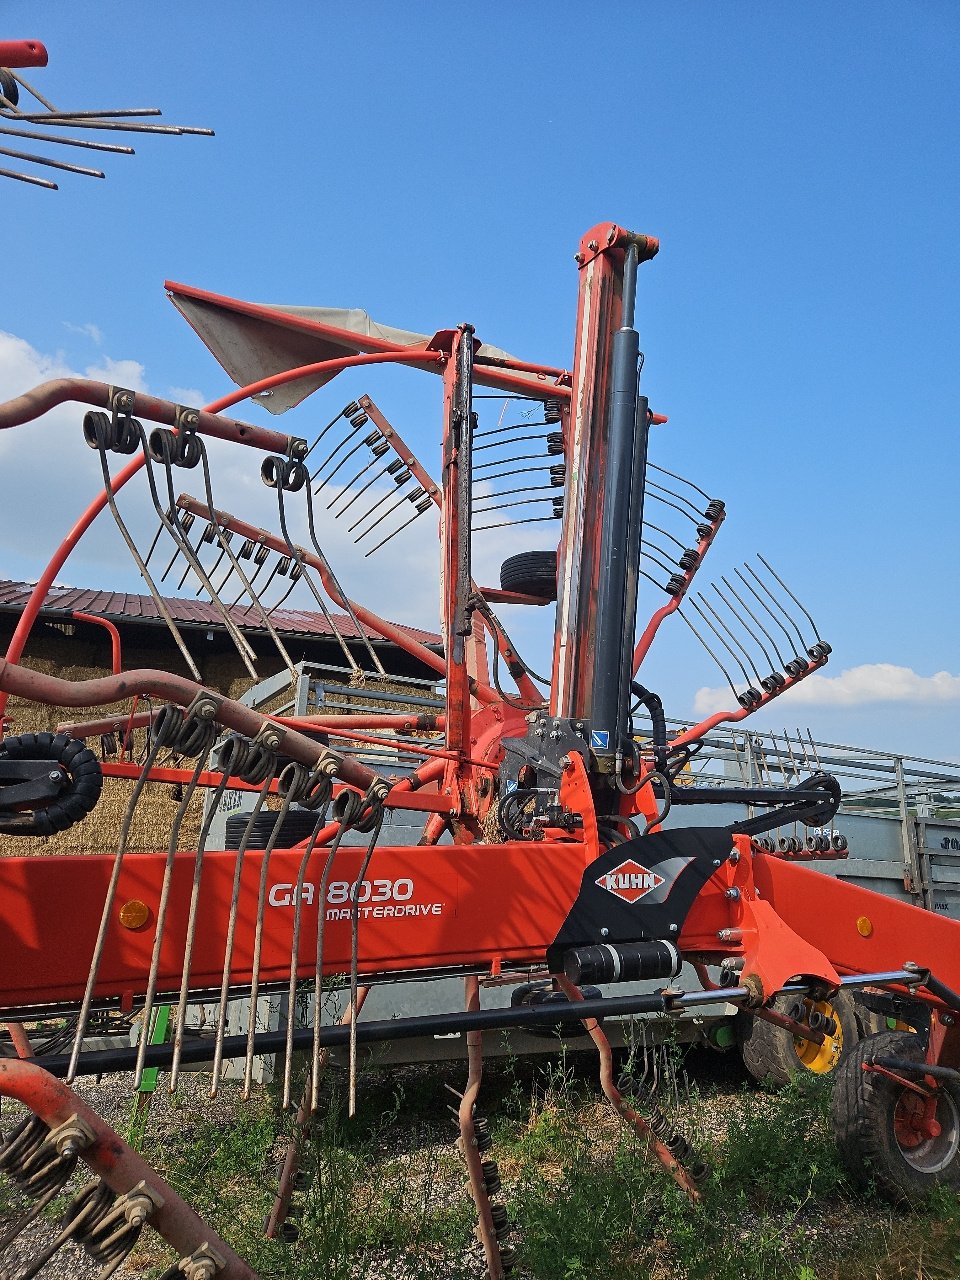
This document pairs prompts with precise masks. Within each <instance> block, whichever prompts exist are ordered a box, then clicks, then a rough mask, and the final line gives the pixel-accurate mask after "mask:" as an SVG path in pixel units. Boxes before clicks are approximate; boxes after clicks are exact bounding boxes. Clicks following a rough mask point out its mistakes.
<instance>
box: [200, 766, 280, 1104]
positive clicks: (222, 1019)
mask: <svg viewBox="0 0 960 1280" xmlns="http://www.w3.org/2000/svg"><path fill="white" fill-rule="evenodd" d="M260 750H261V752H262V755H261V757H260V762H261V766H262V769H261V771H262V773H263V777H262V778H261V780H260V791H259V793H258V795H257V798H256V800H255V801H254V805H253V808H252V809H251V810H250V817H249V818H248V820H247V825H246V827H245V828H244V831H243V835H242V836H241V838H240V844H239V847H238V849H237V860H236V863H235V866H234V872H233V889H232V892H231V895H230V914H229V916H228V918H227V936H226V940H225V942H224V951H223V981H222V983H221V986H220V1008H219V1016H218V1018H217V1037H216V1043H215V1045H214V1050H213V1066H212V1067H211V1077H210V1097H211V1098H215V1097H216V1096H217V1091H218V1089H219V1084H220V1069H221V1066H222V1064H223V1037H224V1035H225V1034H226V1023H227V1003H228V1001H229V991H230V971H231V968H232V965H233V944H234V938H235V936H236V929H237V912H238V908H239V905H240V882H241V877H242V874H243V860H244V857H245V856H246V852H247V846H248V844H249V842H250V836H251V835H252V833H253V824H254V822H255V821H256V819H257V817H258V816H259V814H260V810H261V809H262V808H263V803H264V801H265V800H266V798H267V794H268V792H269V790H270V785H271V783H272V782H273V779H274V776H275V773H276V757H274V756H273V755H272V754H271V753H268V752H265V751H264V750H263V748H260ZM248 773H249V771H248ZM244 780H245V781H248V782H250V781H251V777H250V776H248V777H247V778H245V779H244ZM254 785H256V784H255V783H254Z"/></svg>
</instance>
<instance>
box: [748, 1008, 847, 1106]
mask: <svg viewBox="0 0 960 1280" xmlns="http://www.w3.org/2000/svg"><path fill="white" fill-rule="evenodd" d="M795 1001H796V997H795V996H788V995H782V996H776V997H775V998H774V1000H773V1002H772V1003H771V1006H770V1007H771V1008H772V1009H773V1010H774V1012H775V1013H783V1014H786V1015H787V1016H790V1010H791V1007H792V1005H793V1004H794V1002H795ZM824 1003H825V1004H828V1005H829V1006H830V1009H829V1012H830V1013H831V1014H832V1016H833V1018H834V1020H835V1021H836V1023H837V1034H836V1035H835V1036H831V1037H828V1039H827V1041H825V1042H824V1045H817V1044H814V1043H813V1041H810V1040H798V1039H796V1038H795V1037H794V1036H792V1035H791V1034H790V1032H789V1031H787V1030H786V1029H785V1028H784V1027H778V1026H776V1025H775V1024H774V1023H772V1022H767V1021H765V1019H763V1018H757V1017H755V1016H754V1015H753V1014H752V1013H750V1011H749V1010H747V1009H742V1010H741V1011H740V1012H739V1013H738V1014H737V1018H736V1024H735V1025H736V1032H737V1040H738V1042H739V1045H740V1053H741V1055H742V1057H743V1064H744V1066H745V1067H746V1068H747V1070H748V1071H749V1072H750V1074H751V1075H752V1076H753V1078H754V1079H755V1080H757V1081H758V1082H759V1083H760V1084H762V1085H766V1086H767V1087H768V1088H780V1087H781V1086H783V1085H785V1084H787V1083H788V1082H789V1081H790V1079H791V1078H792V1077H793V1076H795V1075H796V1074H797V1072H798V1071H810V1072H811V1073H812V1074H814V1075H829V1074H830V1073H831V1072H833V1071H835V1070H836V1068H837V1066H838V1064H839V1063H840V1062H842V1061H843V1059H844V1057H846V1056H847V1055H848V1054H849V1053H850V1051H851V1050H852V1049H853V1047H854V1046H855V1045H856V1043H857V1041H858V1040H859V1038H860V1031H859V1027H858V1025H857V1017H856V1009H855V1006H854V1003H853V999H852V998H851V996H850V995H849V993H848V992H846V991H838V992H837V994H836V995H835V996H832V997H831V998H830V1000H828V1001H826V1002H824ZM818 1007H822V1006H818ZM824 1011H827V1010H824Z"/></svg>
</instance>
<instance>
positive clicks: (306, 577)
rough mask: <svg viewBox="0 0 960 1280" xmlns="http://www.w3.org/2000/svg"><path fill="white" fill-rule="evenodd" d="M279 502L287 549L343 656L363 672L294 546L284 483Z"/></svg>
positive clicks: (352, 667) (282, 529)
mask: <svg viewBox="0 0 960 1280" xmlns="http://www.w3.org/2000/svg"><path fill="white" fill-rule="evenodd" d="M277 504H278V507H279V512H280V532H281V533H282V534H283V540H284V542H285V543H286V544H287V550H288V551H289V552H290V555H291V557H292V558H293V560H294V562H295V563H296V564H297V565H299V567H300V576H301V577H302V578H303V581H304V582H305V583H306V584H307V586H308V587H309V589H310V593H311V595H312V596H313V598H314V600H316V602H317V604H318V605H319V606H320V611H321V613H322V614H323V616H324V618H325V619H326V622H327V626H329V628H330V630H331V631H332V632H333V634H334V636H335V637H336V640H337V643H338V644H339V646H340V650H341V652H342V653H343V656H344V657H345V658H346V660H347V662H348V663H349V665H350V668H351V670H353V671H355V672H361V671H362V668H361V667H360V665H359V663H358V662H357V660H356V658H355V657H354V656H353V654H352V653H351V652H350V649H349V648H348V646H347V642H346V640H344V638H343V636H342V635H341V633H340V628H339V627H338V626H337V624H336V623H335V622H334V620H333V615H332V614H331V612H330V610H329V609H328V608H327V602H326V601H325V600H324V598H323V596H322V595H321V594H320V592H319V591H318V589H317V587H316V584H315V583H314V581H313V576H312V575H311V574H309V573H308V572H307V566H306V565H305V564H304V562H303V557H302V556H301V555H300V552H299V550H298V549H297V547H295V546H294V544H293V541H292V539H291V537H290V533H289V531H288V529H287V513H286V506H285V504H284V500H283V486H282V485H277Z"/></svg>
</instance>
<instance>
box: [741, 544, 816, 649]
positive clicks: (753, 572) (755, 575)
mask: <svg viewBox="0 0 960 1280" xmlns="http://www.w3.org/2000/svg"><path fill="white" fill-rule="evenodd" d="M745 567H746V569H747V572H748V573H750V574H751V575H752V576H753V578H754V579H755V580H756V583H757V586H758V587H760V589H761V591H764V592H766V594H767V596H768V597H769V599H770V600H771V601H772V602H773V604H774V605H775V606H776V608H778V609H779V610H780V612H781V613H782V614H783V616H784V617H785V618H786V620H787V621H788V622H789V623H790V625H791V627H793V629H794V631H795V632H796V635H797V639H798V641H799V642H800V648H799V649H798V650H797V651H796V652H797V657H798V658H802V659H803V660H804V661H806V660H807V657H806V653H807V642H806V640H804V638H803V633H802V632H801V630H800V628H799V627H798V626H797V623H796V619H795V618H794V617H793V615H792V614H791V613H790V611H789V610H788V609H785V608H784V607H783V604H782V602H781V601H780V600H778V599H777V597H776V596H775V595H774V593H773V592H772V591H771V590H770V588H769V587H768V586H767V584H766V583H765V582H764V580H763V579H762V578H761V577H760V576H759V574H758V573H757V572H756V570H754V569H753V568H752V567H751V566H750V565H749V564H748V565H746V566H745ZM790 643H791V645H792V644H793V641H792V640H791V641H790Z"/></svg>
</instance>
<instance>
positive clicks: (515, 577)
mask: <svg viewBox="0 0 960 1280" xmlns="http://www.w3.org/2000/svg"><path fill="white" fill-rule="evenodd" d="M500 586H501V588H502V589H503V590H504V591H515V592H517V594H518V595H524V596H536V597H537V599H539V600H556V598H557V553H556V551H522V552H521V553H520V554H519V555H516V556H508V557H507V559H506V560H504V562H503V564H502V565H501V566H500Z"/></svg>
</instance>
